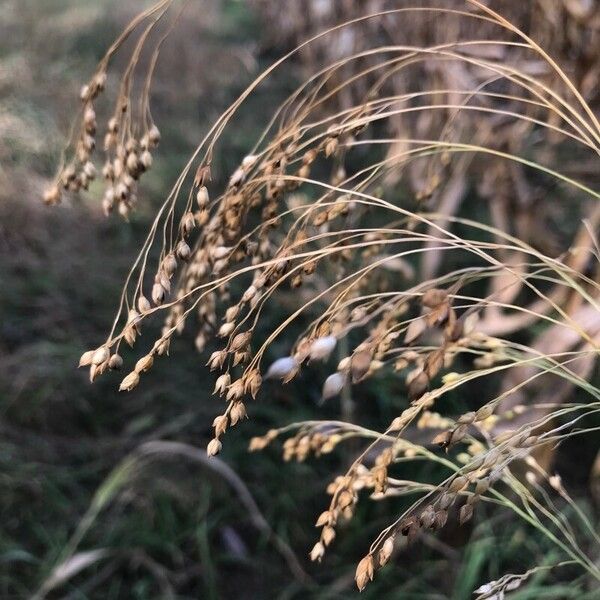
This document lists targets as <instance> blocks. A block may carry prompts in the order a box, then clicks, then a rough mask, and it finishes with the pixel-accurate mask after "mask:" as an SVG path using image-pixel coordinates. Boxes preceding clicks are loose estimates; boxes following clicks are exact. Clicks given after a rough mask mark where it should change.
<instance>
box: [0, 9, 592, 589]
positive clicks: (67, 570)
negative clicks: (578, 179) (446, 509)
mask: <svg viewBox="0 0 600 600" xmlns="http://www.w3.org/2000/svg"><path fill="white" fill-rule="evenodd" d="M142 4H143V3H140V2H139V1H138V0H0V284H1V285H0V411H1V412H0V598H2V599H7V600H8V599H11V598H28V597H32V596H34V594H36V593H39V594H40V596H48V597H56V598H72V599H80V598H81V599H83V598H105V599H108V598H115V599H116V598H135V599H146V598H178V599H179V598H181V599H183V598H206V599H211V600H212V599H218V598H236V599H240V600H244V599H260V598H281V599H284V598H285V599H293V598H319V599H321V598H323V599H324V598H331V599H334V598H347V597H349V596H351V595H354V594H355V593H357V592H356V591H355V589H354V581H353V578H354V571H355V564H356V561H357V560H358V559H360V558H361V557H362V556H363V555H364V551H365V547H366V546H367V545H368V543H369V542H370V540H371V539H372V538H373V536H374V535H376V534H377V532H378V531H379V530H380V529H381V528H382V527H384V526H385V525H386V524H387V523H388V520H389V517H390V514H391V513H390V510H389V507H388V506H386V505H385V503H366V504H365V505H363V506H361V507H360V509H359V513H358V515H357V518H355V519H353V520H352V522H351V523H350V524H349V525H348V527H347V531H345V532H344V535H343V536H340V539H339V542H338V541H336V545H335V550H334V551H332V552H330V553H329V554H328V556H327V558H326V560H324V561H323V563H322V564H312V563H310V562H309V560H308V552H309V550H310V548H311V547H312V545H313V543H314V541H315V537H316V534H315V530H314V528H313V527H312V525H313V523H314V521H315V519H316V517H317V516H318V514H319V513H320V512H321V510H322V509H323V506H324V505H325V503H326V500H327V496H326V494H325V492H324V490H325V488H326V486H327V483H328V481H329V479H330V477H331V472H332V470H333V469H334V468H337V467H340V465H344V464H347V462H348V461H349V460H350V455H351V454H348V455H344V454H343V453H342V454H336V456H334V457H330V458H327V459H326V460H320V461H312V460H311V461H308V462H307V463H302V464H297V463H292V464H286V465H285V467H283V466H282V462H281V457H280V449H279V448H278V447H274V448H269V449H267V451H265V452H264V453H260V454H258V455H251V456H249V455H248V454H247V451H246V449H247V444H248V440H249V439H250V437H251V436H252V435H258V434H263V433H264V432H265V431H266V430H268V429H269V428H271V427H273V426H281V425H283V424H284V423H287V422H293V421H299V420H302V419H307V418H311V417H314V415H315V414H316V412H317V410H318V411H319V414H320V415H321V416H322V417H325V418H327V417H331V418H336V417H338V416H339V412H340V411H339V406H338V405H337V404H336V403H335V402H332V403H331V404H328V405H326V406H324V407H317V400H318V398H319V393H320V390H319V384H318V383H317V378H316V377H315V381H314V382H313V381H307V380H306V379H305V380H303V381H302V382H301V383H300V384H299V385H298V386H297V387H296V388H294V387H293V386H292V387H286V388H280V387H271V388H269V390H268V395H269V396H270V397H269V398H268V402H267V401H265V400H263V401H259V402H258V403H256V404H254V405H253V406H252V419H251V420H249V421H248V422H246V423H244V424H242V425H241V426H239V428H238V430H237V431H236V432H234V433H233V434H231V435H229V436H228V439H227V444H226V445H225V448H224V452H223V454H222V455H221V459H220V460H215V461H212V462H208V461H207V460H206V459H205V452H204V448H205V445H206V442H207V440H208V439H210V437H211V431H210V424H211V422H212V418H213V416H214V415H215V414H218V410H219V408H218V402H219V401H218V400H216V399H214V398H213V397H211V395H210V391H211V390H212V387H213V385H214V381H213V379H214V378H213V377H212V376H211V375H210V374H209V373H208V371H207V369H206V368H205V366H204V363H205V360H206V359H205V358H203V357H200V356H199V355H197V354H195V353H194V352H192V351H190V349H191V348H193V333H191V334H184V335H183V336H182V337H181V339H179V340H178V341H177V342H176V343H175V344H174V345H173V347H172V350H171V358H170V360H168V361H161V362H160V364H157V365H156V367H155V368H154V369H153V370H152V372H151V373H150V374H149V375H148V376H147V378H146V379H145V380H144V382H143V385H140V386H139V388H138V389H137V390H136V391H135V393H132V394H127V395H123V394H119V393H118V392H117V386H118V381H119V377H118V375H110V376H107V377H105V378H103V379H102V380H101V381H100V382H99V383H97V384H95V385H94V386H91V385H90V384H89V382H88V381H87V375H86V373H85V372H79V371H77V369H76V368H75V366H76V364H77V361H78V359H79V356H80V355H81V353H82V351H83V350H84V349H87V348H89V347H93V346H94V344H97V343H99V342H100V341H101V340H102V339H103V337H104V335H105V333H106V331H107V329H108V328H109V324H110V323H111V322H112V317H113V312H114V309H115V307H116V304H117V301H118V297H119V294H120V290H121V286H122V283H123V280H124V277H125V275H126V273H127V271H128V268H129V265H130V264H131V262H132V260H133V259H134V257H135V256H136V254H137V251H138V248H139V246H140V243H141V241H142V239H143V238H144V236H145V233H146V231H147V228H148V226H149V224H150V222H151V221H152V218H153V209H155V208H156V207H157V206H158V205H159V204H160V202H161V201H162V198H163V197H164V195H165V194H166V193H167V192H168V190H169V189H170V187H171V186H172V183H173V181H174V179H175V178H176V176H177V174H178V172H179V171H180V169H181V167H182V165H183V164H185V162H186V160H187V157H188V156H189V155H190V153H191V152H192V150H193V149H194V148H195V146H196V144H197V143H198V141H199V140H200V139H201V136H202V135H203V134H204V133H205V132H206V130H207V128H208V126H209V125H210V124H211V123H212V122H213V121H214V120H215V119H216V118H217V117H218V116H219V114H220V113H221V112H222V111H223V110H224V109H225V108H226V107H227V106H228V105H229V103H230V102H231V101H233V100H234V99H235V98H236V97H237V95H238V94H239V93H240V92H241V91H242V90H243V89H244V88H245V86H246V85H248V83H249V82H250V81H252V80H253V79H254V78H255V77H256V76H257V75H258V74H259V73H260V71H261V70H262V69H263V68H265V67H266V66H268V65H269V64H270V63H271V62H273V61H274V60H275V59H276V58H278V57H279V56H281V55H282V54H283V53H284V52H286V51H288V50H289V49H290V48H293V47H294V45H295V44H296V43H297V42H298V41H299V40H300V39H303V38H304V37H306V36H307V35H308V34H309V33H310V32H311V31H315V30H317V29H318V28H319V27H321V26H322V23H324V22H335V21H336V20H340V19H341V18H342V17H343V16H348V15H350V16H352V11H353V3H352V2H349V3H348V2H343V1H341V0H340V2H327V1H325V2H323V1H313V2H308V1H307V2H306V3H304V2H294V3H291V2H290V3H289V4H288V5H287V6H286V8H285V9H283V8H282V7H281V3H280V2H278V1H277V0H274V1H269V0H258V1H256V0H255V1H242V0H202V2H201V5H202V6H201V7H199V6H197V5H196V4H199V3H196V2H192V3H190V4H191V6H189V7H188V10H187V11H186V13H185V17H184V19H183V21H182V22H181V23H180V24H179V26H178V30H177V35H174V36H172V37H171V38H170V39H169V41H168V42H167V43H166V44H165V46H164V50H163V52H162V55H161V58H160V61H159V64H158V68H157V72H156V78H155V84H154V88H153V93H152V108H153V115H154V118H155V120H156V122H157V123H158V124H159V126H160V128H161V131H162V134H163V143H162V145H161V147H160V149H159V151H158V153H157V155H156V162H155V168H154V169H153V170H152V171H151V173H149V174H148V175H147V177H146V179H145V182H144V184H143V193H144V196H145V199H147V201H144V202H143V203H141V208H140V209H139V210H138V211H136V212H135V214H134V215H133V217H132V219H131V222H130V223H129V224H124V223H123V222H121V220H119V219H118V218H114V217H113V218H109V219H106V218H105V217H104V216H103V215H102V213H101V209H100V203H99V201H98V198H97V197H96V196H95V195H94V190H92V193H91V194H89V195H85V196H82V198H81V199H79V200H76V201H73V202H69V203H63V204H62V205H61V206H60V207H58V208H54V209H49V208H46V207H44V206H43V205H42V203H41V202H40V195H41V192H42V189H43V187H44V184H45V182H46V181H47V180H48V178H49V177H51V176H52V174H53V172H54V169H55V167H56V163H57V160H58V157H59V155H60V151H61V148H62V146H63V143H64V141H65V138H66V137H67V134H68V131H69V126H70V119H71V117H72V115H73V111H74V109H75V107H76V106H77V94H78V90H79V87H80V85H81V83H82V81H84V80H85V79H86V78H87V77H89V75H90V73H92V72H93V69H94V67H95V64H96V62H97V61H98V60H99V59H100V58H101V57H102V55H103V54H104V52H105V50H106V48H107V47H108V46H109V44H110V43H111V41H112V40H113V39H114V38H115V37H116V36H117V35H118V34H119V32H120V31H121V30H122V28H123V27H124V26H125V25H126V24H127V22H128V21H129V20H130V19H131V18H132V17H133V16H134V15H135V14H137V12H138V11H139V10H140V7H141V5H142ZM496 4H498V5H502V4H504V5H505V7H506V6H508V5H507V3H506V2H504V3H503V2H497V3H496ZM538 4H539V5H542V4H543V3H541V2H540V3H537V2H532V3H531V7H527V8H526V9H525V10H524V11H523V14H522V15H519V16H518V18H519V19H522V20H523V21H525V22H526V23H525V24H527V22H529V21H530V20H531V21H534V20H535V19H545V18H549V17H548V16H547V15H546V13H545V12H544V10H543V9H542V8H540V6H538ZM549 4H550V3H548V5H549ZM552 4H553V5H554V4H555V5H557V6H558V5H560V10H561V11H563V12H561V13H560V14H561V17H560V18H561V19H567V20H566V21H565V22H564V23H563V21H558V22H557V23H556V24H555V25H556V27H558V28H559V29H561V31H562V26H561V25H565V27H566V30H567V31H568V30H569V29H568V28H570V27H574V28H575V29H574V30H573V31H574V32H575V33H574V34H573V36H571V37H569V36H568V35H567V34H565V38H564V39H562V40H554V41H555V42H556V45H557V48H555V50H557V51H560V52H563V54H562V56H561V58H563V59H564V60H565V61H573V60H579V59H581V61H582V64H583V63H585V61H586V60H587V61H588V63H589V60H590V59H589V58H588V54H589V53H593V51H594V48H597V46H596V45H595V44H596V37H595V36H596V33H595V32H596V29H595V27H596V26H595V25H592V24H590V23H587V24H586V26H583V25H582V24H581V23H580V22H578V21H577V18H578V17H576V15H577V14H578V13H577V10H578V6H579V5H581V6H583V5H584V4H586V3H579V4H578V3H577V2H571V3H567V2H565V3H564V6H563V4H562V3H560V2H558V3H554V2H553V3H552ZM567 4H571V5H572V10H571V12H569V10H567V9H565V6H566V5H567ZM299 7H301V8H299ZM514 8H515V3H510V6H509V9H514ZM529 8H530V9H531V14H530V12H529ZM565 10H566V11H567V12H564V11H565ZM588 26H589V27H590V28H591V31H593V35H592V34H589V35H587V34H586V31H588V30H587V29H586V27H588ZM577 28H579V29H577ZM577 32H579V34H578V35H579V37H577V35H575V34H576V33H577ZM584 34H585V35H584ZM578 40H579V41H578ZM342 41H343V40H342ZM340 43H341V42H340ZM577 44H579V46H577ZM335 51H336V52H337V51H340V52H343V45H342V46H340V47H339V48H337V49H336V50H335ZM319 60H320V56H319V55H316V56H304V55H303V56H301V57H300V58H298V59H297V60H296V61H294V62H291V63H290V64H289V67H288V68H287V69H285V70H282V71H280V73H279V75H278V77H277V78H272V79H271V80H269V81H268V82H267V83H266V84H265V85H263V86H262V87H261V89H260V91H259V93H258V94H256V95H255V96H253V97H252V98H251V99H250V101H249V102H248V103H246V105H245V106H244V108H243V110H242V111H241V112H240V114H239V116H238V117H236V120H235V122H234V124H233V126H231V127H229V128H228V130H227V132H226V134H225V137H224V138H223V139H222V142H221V144H220V148H219V153H218V155H217V156H216V164H215V167H214V173H213V175H214V178H215V180H216V185H217V186H218V184H219V182H220V181H223V180H225V179H226V177H227V176H228V174H229V173H230V172H231V171H232V170H233V169H235V167H236V165H237V164H238V163H239V161H240V159H241V157H243V156H244V155H245V154H246V153H247V151H248V148H249V147H251V145H252V143H253V141H254V140H255V139H256V137H257V136H258V134H259V133H260V131H261V128H262V127H263V126H264V125H265V124H266V120H267V117H268V114H269V110H265V107H267V108H274V107H276V106H277V104H278V99H279V100H281V99H283V98H285V97H286V95H287V94H288V93H289V92H290V91H291V90H292V89H294V86H295V85H296V84H297V83H298V82H299V81H301V80H302V78H303V74H304V73H305V70H306V68H307V65H308V63H309V62H311V61H312V62H313V64H314V61H317V64H318V61H319ZM119 66H121V67H122V66H123V65H119V59H118V58H117V60H116V64H115V67H116V69H117V70H118V68H119ZM109 77H110V75H109ZM595 83H596V79H593V78H591V79H590V81H587V80H586V85H587V86H588V91H589V94H588V98H590V96H591V99H592V100H593V99H594V97H593V96H594V94H595V92H594V91H593V90H594V89H595ZM109 84H110V79H109ZM579 166H580V168H583V166H582V165H579ZM273 350H274V352H276V351H277V348H274V349H273ZM274 355H275V354H274ZM322 379H323V378H322V377H321V378H319V379H318V381H322ZM378 385H379V386H380V388H379V389H378V390H377V389H375V390H374V389H372V388H370V389H368V390H367V389H365V390H360V391H359V394H361V398H360V399H361V408H360V410H361V411H364V414H363V415H362V417H363V419H364V420H366V421H367V422H371V423H372V424H373V425H374V426H381V424H384V423H388V422H389V421H390V419H391V418H393V416H394V415H395V414H396V409H397V406H398V403H399V401H398V394H399V391H398V389H396V388H395V387H394V382H393V381H386V380H383V381H380V382H378ZM263 395H264V394H263ZM351 450H352V449H351V448H350V449H347V452H348V453H351ZM580 458H581V464H580V467H579V468H577V469H573V470H572V473H571V481H570V484H571V485H572V487H571V489H572V490H575V493H576V495H578V497H580V498H581V501H582V502H583V504H584V505H585V506H586V507H587V508H589V509H590V510H592V509H593V508H592V507H593V503H594V495H593V493H592V492H591V491H590V487H589V486H590V479H589V473H590V470H591V469H592V463H593V458H594V451H593V449H588V448H586V447H585V446H584V445H582V447H581V456H580ZM557 460H560V458H558V459H557ZM221 461H222V462H221ZM423 468H424V469H430V470H431V469H434V467H433V466H431V465H429V466H425V467H423ZM427 475H429V476H430V477H433V478H435V474H434V473H428V474H427ZM421 476H422V477H424V474H421ZM596 485H597V484H596ZM486 511H488V512H486ZM553 553H554V550H552V548H551V547H550V546H549V545H548V542H547V540H544V539H541V538H539V537H536V535H535V534H534V533H532V531H529V530H527V529H526V528H525V527H524V525H522V524H521V523H519V522H516V521H515V520H514V518H512V517H511V515H510V514H501V513H492V511H490V510H489V509H487V508H485V507H482V509H481V514H480V515H478V518H477V519H476V520H475V522H474V523H473V525H472V526H470V527H465V528H461V529H458V530H456V529H455V530H453V531H449V532H446V531H445V532H444V533H443V534H442V535H441V536H436V537H435V538H434V537H433V536H432V537H427V536H425V540H424V543H423V544H419V545H418V546H414V547H411V548H410V550H408V551H406V552H403V553H401V554H399V555H398V556H397V557H396V558H395V560H394V561H393V562H394V564H393V566H392V567H389V568H387V569H385V570H384V571H383V572H382V573H381V574H380V576H378V578H377V579H376V581H375V582H374V583H373V584H372V585H370V586H369V587H368V588H367V590H366V591H365V592H364V596H365V597H367V598H403V599H415V600H416V599H431V600H434V599H438V598H439V599H445V598H454V599H458V600H460V599H465V600H466V599H467V598H470V597H471V592H472V590H473V589H475V588H476V587H477V586H478V585H481V584H482V583H485V582H487V581H489V580H491V579H494V578H495V577H499V576H500V575H502V574H503V573H505V572H510V571H511V570H515V572H520V571H521V570H522V568H523V567H522V565H527V564H533V563H535V564H551V563H552V562H555V561H556V556H555V555H553ZM568 575H569V573H568V572H565V571H563V572H561V577H567V579H565V580H561V578H560V577H558V576H555V575H553V574H552V573H550V572H548V573H541V574H539V575H537V576H536V577H535V578H534V581H533V583H532V585H531V586H529V588H528V590H527V591H523V592H519V593H518V594H517V595H515V598H520V599H522V600H523V599H525V598H531V599H534V598H535V599H539V598H555V599H557V600H559V599H568V598H582V597H584V596H583V595H582V592H581V590H580V589H578V587H577V585H576V584H575V585H567V584H566V583H564V581H568ZM586 597H587V596H586ZM594 597H595V598H599V597H600V596H593V595H592V596H589V598H594Z"/></svg>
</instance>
